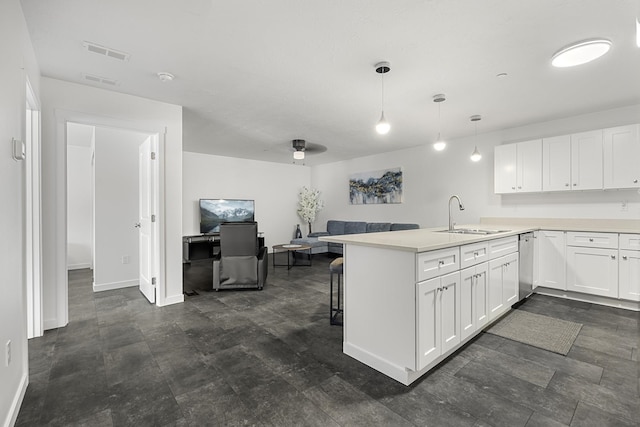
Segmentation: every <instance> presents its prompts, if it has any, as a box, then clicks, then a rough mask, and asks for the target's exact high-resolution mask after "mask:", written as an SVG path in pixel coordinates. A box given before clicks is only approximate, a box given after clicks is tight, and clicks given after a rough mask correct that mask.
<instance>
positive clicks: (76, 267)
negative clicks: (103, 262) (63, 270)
mask: <svg viewBox="0 0 640 427" xmlns="http://www.w3.org/2000/svg"><path fill="white" fill-rule="evenodd" d="M91 267H92V264H91V263H90V262H85V263H83V264H69V265H67V270H83V269H85V268H91Z"/></svg>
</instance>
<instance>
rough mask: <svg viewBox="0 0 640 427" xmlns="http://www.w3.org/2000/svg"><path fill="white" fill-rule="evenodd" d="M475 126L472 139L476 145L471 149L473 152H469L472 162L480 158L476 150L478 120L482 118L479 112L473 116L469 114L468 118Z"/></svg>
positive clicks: (480, 155)
mask: <svg viewBox="0 0 640 427" xmlns="http://www.w3.org/2000/svg"><path fill="white" fill-rule="evenodd" d="M469 119H470V120H471V121H472V122H473V123H474V124H475V126H476V130H475V138H474V141H475V143H476V146H475V148H474V150H473V153H471V161H472V162H479V161H480V159H481V158H482V154H480V152H479V151H478V122H479V121H480V120H482V117H481V116H480V115H479V114H475V115H473V116H471V117H470V118H469Z"/></svg>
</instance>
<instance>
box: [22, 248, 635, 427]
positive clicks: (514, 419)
mask: <svg viewBox="0 0 640 427" xmlns="http://www.w3.org/2000/svg"><path fill="white" fill-rule="evenodd" d="M313 261H314V262H313V267H311V268H309V267H295V268H293V269H292V270H290V271H287V269H286V268H277V269H275V270H274V269H273V267H270V271H269V278H268V282H267V286H266V287H265V288H264V290H263V291H252V290H243V291H222V292H206V291H203V290H202V289H203V288H205V287H206V286H210V278H211V268H210V263H209V262H202V261H200V262H193V263H192V264H191V265H186V266H185V288H186V289H195V290H197V292H198V295H195V296H190V297H186V301H185V303H184V304H177V305H172V306H168V307H162V308H160V307H155V306H153V305H150V304H148V303H147V302H146V300H145V299H144V298H143V297H142V295H141V294H140V293H139V291H138V290H137V289H136V288H128V289H123V290H116V291H108V292H101V293H93V292H92V290H91V272H90V271H89V270H80V271H72V272H70V273H69V309H70V322H69V325H68V326H67V327H65V328H61V329H57V330H52V331H47V332H46V333H45V335H44V337H41V338H37V339H33V340H30V341H29V365H30V384H29V387H28V389H27V393H26V396H25V399H24V403H23V405H22V409H21V411H20V415H19V417H18V422H17V425H19V426H38V425H60V426H68V425H86V426H147V425H148V426H151V425H157V426H187V425H189V426H200V425H220V426H235V425H237V426H240V425H242V426H244V425H258V426H302V425H305V426H306V425H310V426H314V425H317V426H412V425H419V426H509V427H513V426H529V427H532V426H563V425H571V426H597V427H602V426H636V425H638V420H640V414H639V402H640V400H639V395H638V378H639V376H638V361H637V360H638V341H639V334H638V314H637V313H633V312H628V311H624V310H619V309H613V308H608V307H601V306H595V305H591V304H586V303H581V302H575V301H568V300H562V299H555V298H550V297H544V296H540V295H534V296H533V297H531V298H529V299H528V300H527V301H526V302H525V303H524V304H523V305H522V306H521V307H520V309H523V310H528V311H531V312H535V313H539V314H544V315H549V316H554V317H558V318H562V319H566V320H571V321H575V322H580V323H583V324H584V327H583V328H582V331H581V332H580V335H579V336H578V338H577V340H576V342H575V344H574V346H573V348H572V349H571V351H570V353H569V354H568V355H567V356H566V357H565V356H561V355H558V354H554V353H550V352H547V351H544V350H540V349H537V348H534V347H530V346H527V345H524V344H520V343H517V342H514V341H510V340H507V339H504V338H500V337H498V336H495V335H491V334H481V335H480V336H478V337H477V338H476V339H475V340H473V341H472V342H471V343H470V344H468V345H466V346H465V347H464V348H463V349H461V350H460V351H458V352H457V353H456V354H455V355H453V356H452V357H451V358H449V359H448V360H447V361H445V362H444V363H442V364H441V365H440V366H439V367H438V368H437V369H434V370H433V371H432V372H431V373H429V374H428V375H426V376H424V377H423V378H421V379H420V380H418V381H417V382H415V383H414V384H413V385H411V386H410V387H405V386H403V385H401V384H399V383H397V382H395V381H393V380H391V379H389V378H387V377H386V376H384V375H382V374H380V373H378V372H376V371H374V370H373V369H371V368H369V367H367V366H365V365H363V364H361V363H359V362H357V361H355V360H354V359H351V358H350V357H348V356H346V355H344V354H342V351H341V346H342V328H341V327H339V326H330V325H329V308H328V300H329V285H328V283H329V273H328V264H329V262H330V259H329V258H326V257H324V256H322V255H318V256H315V257H314V260H313ZM390 296H392V294H390Z"/></svg>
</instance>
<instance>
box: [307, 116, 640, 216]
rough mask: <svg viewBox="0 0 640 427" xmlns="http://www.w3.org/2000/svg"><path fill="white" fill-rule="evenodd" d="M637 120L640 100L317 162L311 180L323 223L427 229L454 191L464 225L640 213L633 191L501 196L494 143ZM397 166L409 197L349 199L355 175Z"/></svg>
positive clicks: (638, 197)
mask: <svg viewBox="0 0 640 427" xmlns="http://www.w3.org/2000/svg"><path fill="white" fill-rule="evenodd" d="M639 121H640V105H635V106H631V107H625V108H618V109H614V110H607V111H603V112H600V113H595V114H588V115H581V116H576V117H570V118H565V119H558V120H554V121H549V122H546V123H539V124H532V125H528V126H523V127H519V128H514V129H507V130H504V131H501V132H493V133H485V134H483V133H479V134H478V136H477V138H475V137H472V138H465V139H459V140H454V141H449V144H448V146H447V149H446V150H445V151H443V152H440V153H437V152H435V151H433V149H432V148H431V146H430V144H429V145H423V146H420V147H415V148H411V149H406V150H400V151H394V152H390V153H385V154H380V155H374V156H367V157H361V158H357V159H353V160H348V161H342V162H336V163H332V164H326V165H321V166H316V167H313V168H312V171H311V182H312V185H313V186H314V187H316V188H319V189H320V190H321V191H322V192H323V194H324V195H325V201H326V208H325V209H324V211H322V212H321V213H320V215H319V218H318V221H320V223H322V222H326V221H327V220H328V219H350V220H364V221H391V222H417V223H419V224H421V226H422V227H437V226H445V225H446V224H447V221H448V208H447V201H448V199H449V196H450V195H452V194H458V195H459V196H460V197H461V199H462V201H463V202H464V204H465V207H466V210H465V211H462V212H460V211H457V209H455V208H454V214H453V215H454V219H455V221H456V222H457V223H459V224H463V223H477V222H478V220H479V218H480V217H486V216H504V217H539V218H548V217H551V218H553V217H558V218H611V219H638V218H639V217H640V194H638V192H637V191H635V190H618V191H589V192H576V193H570V194H566V193H561V194H560V193H558V194H550V193H544V194H523V195H503V196H499V195H495V194H493V147H494V146H496V145H500V144H502V143H510V142H517V141H524V140H528V139H534V138H541V137H547V136H552V135H562V134H569V133H573V132H581V131H586V130H591V129H598V128H605V127H613V126H619V125H624V124H630V123H638V122H639ZM481 123H482V122H480V124H479V126H478V129H479V132H480V131H481V126H482V125H481ZM476 143H477V145H478V149H479V150H480V152H481V153H482V154H483V158H482V160H481V161H480V162H478V163H473V162H471V161H470V160H469V156H470V155H471V152H472V151H473V147H474V145H475V144H476ZM397 166H400V167H402V169H403V183H404V203H402V204H397V205H349V197H348V195H349V194H348V179H349V175H350V174H351V173H354V172H364V171H375V170H379V169H385V168H392V167H397ZM623 201H626V202H627V211H623V210H622V207H621V206H622V202H623Z"/></svg>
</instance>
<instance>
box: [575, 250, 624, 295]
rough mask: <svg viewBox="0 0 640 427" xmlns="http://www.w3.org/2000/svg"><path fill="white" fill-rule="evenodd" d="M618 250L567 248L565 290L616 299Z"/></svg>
mask: <svg viewBox="0 0 640 427" xmlns="http://www.w3.org/2000/svg"><path fill="white" fill-rule="evenodd" d="M617 256H618V250H616V249H604V248H587V247H579V246H567V290H568V291H574V292H582V293H585V294H592V295H600V296H606V297H612V298H617V297H618V259H617Z"/></svg>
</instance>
